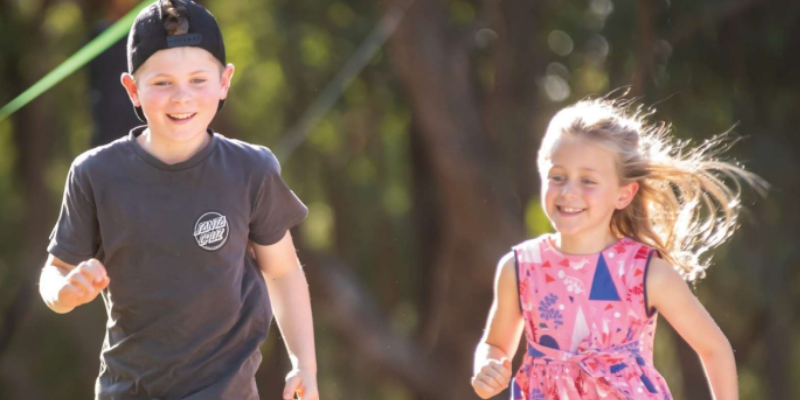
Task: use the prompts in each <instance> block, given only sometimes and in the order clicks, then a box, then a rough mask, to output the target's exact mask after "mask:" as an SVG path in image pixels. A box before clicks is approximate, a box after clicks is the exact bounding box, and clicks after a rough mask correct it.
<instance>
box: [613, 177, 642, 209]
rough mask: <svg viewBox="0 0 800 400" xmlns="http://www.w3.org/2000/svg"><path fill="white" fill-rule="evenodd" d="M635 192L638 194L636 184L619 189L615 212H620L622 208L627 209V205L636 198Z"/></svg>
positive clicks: (637, 184) (637, 185)
mask: <svg viewBox="0 0 800 400" xmlns="http://www.w3.org/2000/svg"><path fill="white" fill-rule="evenodd" d="M637 192H639V183H638V182H631V183H629V184H627V185H625V186H622V187H620V189H619V198H618V199H617V204H615V207H616V208H617V210H622V209H623V208H625V207H627V206H628V204H631V202H632V201H633V198H634V197H636V193H637Z"/></svg>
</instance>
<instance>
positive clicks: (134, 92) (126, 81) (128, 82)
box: [120, 72, 142, 107]
mask: <svg viewBox="0 0 800 400" xmlns="http://www.w3.org/2000/svg"><path fill="white" fill-rule="evenodd" d="M120 81H121V82H122V86H123V87H125V91H126V92H128V97H130V98H131V103H133V105H134V106H135V107H141V106H142V104H141V103H140V102H139V89H138V88H137V87H136V81H135V80H134V79H133V75H131V74H129V73H127V72H123V73H122V76H121V77H120Z"/></svg>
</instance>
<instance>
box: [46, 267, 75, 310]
mask: <svg viewBox="0 0 800 400" xmlns="http://www.w3.org/2000/svg"><path fill="white" fill-rule="evenodd" d="M66 276H67V271H66V270H64V269H62V268H59V267H57V266H55V265H45V266H44V268H42V275H41V276H40V278H39V294H40V295H41V296H42V300H44V303H45V304H46V305H47V307H49V308H50V309H51V310H53V311H55V312H56V313H59V314H66V313H68V312H70V311H72V310H74V309H75V307H74V306H67V305H64V304H61V303H60V302H59V300H58V292H59V291H60V290H61V288H62V287H63V286H64V282H65V280H66Z"/></svg>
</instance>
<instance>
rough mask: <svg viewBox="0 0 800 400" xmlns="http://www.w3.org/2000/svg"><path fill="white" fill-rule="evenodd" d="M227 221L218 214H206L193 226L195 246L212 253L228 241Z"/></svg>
mask: <svg viewBox="0 0 800 400" xmlns="http://www.w3.org/2000/svg"><path fill="white" fill-rule="evenodd" d="M228 232H230V229H229V228H228V219H227V218H225V216H224V215H222V214H220V213H218V212H213V211H211V212H207V213H205V214H203V215H202V216H200V218H198V219H197V223H195V224H194V239H195V240H196V241H197V245H198V246H200V247H202V248H204V249H206V250H209V251H214V250H217V249H219V248H220V247H222V245H224V244H225V242H227V241H228Z"/></svg>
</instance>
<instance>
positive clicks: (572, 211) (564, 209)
mask: <svg viewBox="0 0 800 400" xmlns="http://www.w3.org/2000/svg"><path fill="white" fill-rule="evenodd" d="M561 211H563V212H568V213H576V212H580V211H583V210H581V209H580V208H567V207H561Z"/></svg>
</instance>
